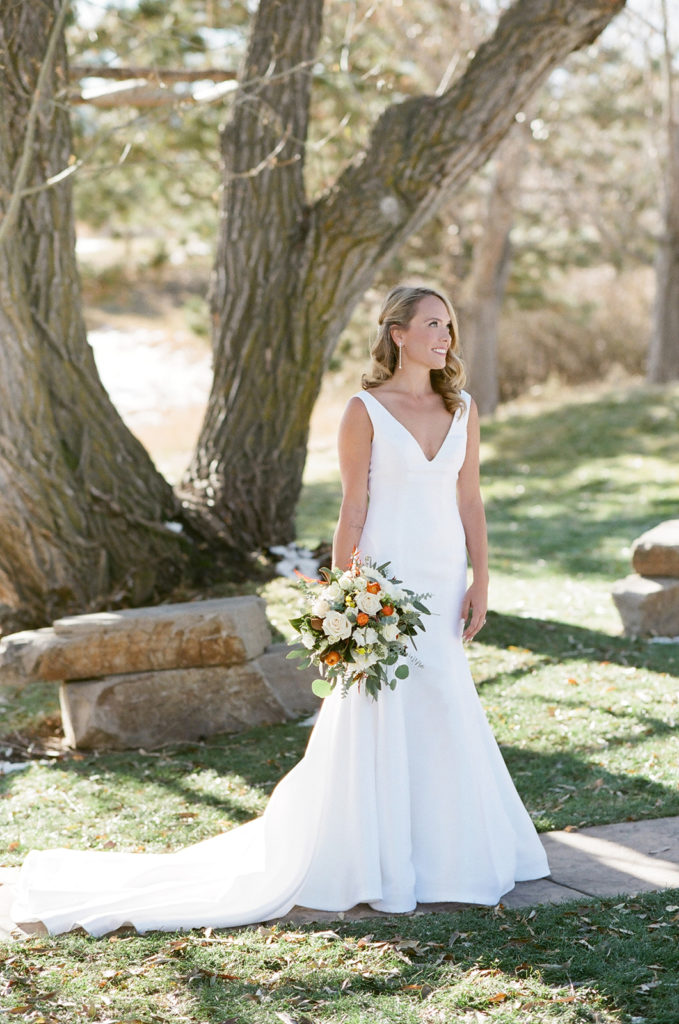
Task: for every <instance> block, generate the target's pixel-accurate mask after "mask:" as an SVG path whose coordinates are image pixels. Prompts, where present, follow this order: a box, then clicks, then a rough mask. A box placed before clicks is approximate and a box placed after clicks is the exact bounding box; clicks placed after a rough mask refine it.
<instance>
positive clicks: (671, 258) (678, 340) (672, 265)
mask: <svg viewBox="0 0 679 1024" xmlns="http://www.w3.org/2000/svg"><path fill="white" fill-rule="evenodd" d="M662 14H663V34H664V41H665V65H666V67H665V71H666V76H667V102H666V123H667V163H666V168H665V212H664V222H663V233H662V236H661V238H660V242H659V245H658V252H657V255H656V296H655V309H654V314H653V330H652V333H651V341H650V345H649V350H648V363H647V376H648V380H649V381H651V382H652V383H654V384H665V383H667V382H668V381H673V380H679V115H678V113H677V99H676V74H675V72H674V67H673V53H672V47H671V45H670V39H669V18H668V13H667V5H666V3H665V2H664V0H663V4H662Z"/></svg>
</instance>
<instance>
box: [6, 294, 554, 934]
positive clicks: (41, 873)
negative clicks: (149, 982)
mask: <svg viewBox="0 0 679 1024" xmlns="http://www.w3.org/2000/svg"><path fill="white" fill-rule="evenodd" d="M457 348H458V334H457V324H456V320H455V314H454V311H453V309H452V306H451V305H450V302H449V301H448V300H447V299H446V297H445V296H444V295H443V294H441V293H439V292H438V291H436V290H433V289H426V288H410V287H407V286H400V287H398V288H395V289H393V290H392V291H391V292H390V294H389V295H388V296H387V299H386V300H385V303H384V306H383V309H382V312H381V315H380V327H379V332H378V337H377V340H376V343H375V345H374V346H373V367H372V372H371V374H370V376H369V377H368V378H366V379H364V382H363V390H362V391H361V392H360V393H359V394H357V395H355V396H354V397H353V398H351V399H350V401H349V403H348V405H347V408H346V411H345V413H344V416H343V419H342V422H341V425H340V430H339V453H340V469H341V475H342V487H343V501H342V507H341V511H340V515H339V521H338V524H337V529H336V531H335V537H334V548H333V560H334V563H335V564H336V565H339V566H345V565H347V564H348V562H349V559H350V557H351V554H352V551H353V549H354V547H356V548H358V550H359V552H360V554H361V555H362V556H364V557H365V556H370V557H371V558H372V559H374V560H375V561H376V562H377V563H378V564H380V563H382V562H386V561H389V562H390V563H391V572H393V573H394V574H395V575H396V576H397V577H398V578H399V579H402V580H403V582H404V585H405V586H406V587H408V588H410V589H412V590H414V591H416V592H419V593H428V594H430V595H431V596H430V597H429V598H428V600H427V604H428V606H429V608H430V610H431V612H432V615H430V616H428V617H427V618H426V620H425V622H426V632H425V633H424V634H420V635H419V636H418V639H417V652H416V657H415V658H413V659H412V661H413V664H412V665H411V671H410V675H409V677H408V678H407V679H406V680H404V681H400V682H399V683H398V684H397V686H396V687H395V689H394V690H391V689H389V688H387V689H385V690H382V691H381V693H380V695H379V698H378V699H377V700H375V701H374V700H372V698H370V697H369V696H368V695H367V694H366V693H365V691H361V692H359V690H358V688H357V687H352V688H351V690H350V691H349V693H348V695H347V696H346V697H342V696H341V693H340V689H341V688H340V687H337V688H336V690H335V691H334V692H333V694H332V695H331V696H330V697H327V698H326V699H325V700H324V702H323V705H322V708H321V711H320V714H319V717H318V721H317V723H316V725H315V727H314V729H313V731H312V733H311V736H310V738H309V743H308V746H307V750H306V753H305V755H304V757H303V758H302V760H301V761H300V762H299V763H298V764H297V765H296V766H295V767H294V768H293V769H292V771H291V772H289V773H288V774H287V775H286V776H285V777H284V778H283V779H282V780H281V782H280V783H279V784H278V786H277V787H276V789H275V790H274V792H273V793H272V795H271V798H270V800H269V803H268V805H267V808H266V810H265V812H264V814H263V815H262V816H261V817H260V818H257V819H255V820H254V821H251V822H248V823H247V824H245V825H242V826H240V827H238V828H235V829H233V830H232V831H230V832H226V833H224V834H222V835H219V836H216V837H215V838H213V839H208V840H206V841H205V842H202V843H198V844H196V845H195V846H191V847H187V848H186V849H184V850H179V851H177V852H176V853H171V854H133V853H128V854H126V853H113V852H111V853H108V852H107V853H103V852H101V853H100V852H96V851H76V850H48V851H33V852H31V853H30V854H29V856H28V857H27V859H26V861H25V862H24V865H23V868H22V871H21V873H20V876H19V884H18V889H17V898H16V901H15V904H14V908H13V916H14V919H15V920H16V921H17V922H19V923H20V922H28V921H37V920H39V921H42V922H43V923H44V924H45V925H46V926H47V928H48V929H49V931H50V932H53V933H57V932H63V931H68V930H70V929H71V928H74V927H78V926H81V927H84V928H85V929H87V931H89V932H90V933H91V934H93V935H101V934H104V933H106V932H108V931H111V930H113V929H115V928H118V927H120V926H121V925H124V924H131V925H134V926H135V927H136V928H137V929H138V930H139V931H147V930H150V929H158V928H161V929H175V928H191V927H206V926H212V927H227V926H236V925H243V924H249V923H254V922H258V921H263V920H269V919H271V918H274V917H278V916H281V915H284V914H286V913H287V912H288V911H289V910H290V909H291V908H292V907H293V906H295V905H299V906H304V907H309V908H314V909H319V910H330V911H346V910H349V909H350V908H351V907H353V906H354V905H355V904H357V903H361V902H367V903H369V904H370V905H371V906H372V907H374V908H375V909H378V910H382V911H385V912H391V913H404V912H408V911H412V910H413V909H414V908H415V906H416V905H417V903H418V902H420V903H427V902H445V901H459V902H467V903H479V904H486V905H493V904H495V903H497V901H498V900H499V899H500V897H501V896H502V895H503V894H504V893H506V892H507V891H508V890H509V889H511V888H512V887H513V885H514V883H515V881H518V880H525V879H532V878H540V877H543V876H544V875H546V874H547V873H548V871H549V867H548V864H547V859H546V856H545V853H544V850H543V847H542V844H541V843H540V840H539V837H538V835H537V833H536V831H535V828H534V826H533V824H532V822H531V820H530V817H529V815H528V813H527V811H526V809H525V808H524V806H523V804H522V802H521V799H520V797H519V795H518V793H517V792H516V789H515V787H514V785H513V783H512V780H511V778H510V776H509V773H508V772H507V768H506V766H505V764H504V761H503V760H502V756H501V754H500V751H499V749H498V747H497V744H496V742H495V739H494V737H493V735H492V732H491V730H490V727H489V725H488V722H487V720H486V717H485V715H484V712H483V709H482V707H481V704H480V701H479V699H478V696H477V694H476V690H475V687H474V684H473V681H472V678H471V675H470V672H469V667H468V664H467V660H466V657H465V653H464V648H463V640H472V639H473V638H474V636H475V635H476V634H477V633H478V631H479V630H480V629H481V627H482V626H483V623H484V621H485V615H486V607H487V588H488V568H487V550H486V529H485V517H484V512H483V504H482V501H481V494H480V487H479V423H478V414H477V410H476V406H475V405H474V402H473V401H472V399H471V398H470V396H469V395H468V394H467V393H466V392H465V391H463V390H462V384H463V382H464V371H463V368H462V364H461V362H460V359H459V357H458V355H457ZM467 555H468V556H469V561H470V563H471V568H472V573H473V577H472V582H471V584H470V585H469V586H468V585H467Z"/></svg>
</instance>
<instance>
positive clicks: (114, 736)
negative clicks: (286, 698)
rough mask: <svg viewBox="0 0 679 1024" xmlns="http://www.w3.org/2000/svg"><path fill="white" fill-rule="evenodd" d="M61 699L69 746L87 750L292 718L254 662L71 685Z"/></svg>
mask: <svg viewBox="0 0 679 1024" xmlns="http://www.w3.org/2000/svg"><path fill="white" fill-rule="evenodd" d="M59 698H60V703H61V714H62V719H63V726H64V733H65V735H66V741H67V743H68V744H69V746H71V747H79V748H81V749H92V748H96V749H97V750H106V749H108V750H124V749H127V748H138V747H143V748H145V749H150V748H153V747H160V746H163V745H164V744H166V743H172V742H177V741H183V740H199V739H202V738H204V737H207V736H212V735H214V734H215V733H223V732H238V731H240V730H241V729H246V728H249V727H251V726H254V725H271V724H273V723H275V722H284V721H286V720H287V719H288V717H289V715H288V713H287V711H286V709H285V708H284V707H283V705H282V704H281V702H280V701H279V700H278V699H277V697H276V695H275V694H274V692H273V690H272V689H271V687H270V686H269V684H268V683H267V681H266V678H265V677H264V675H263V673H262V672H261V671H260V669H259V668H258V667H257V666H256V665H255V663H254V662H250V663H249V664H245V665H236V666H232V667H231V668H222V667H206V668H183V669H182V668H179V669H164V670H161V671H157V672H136V673H129V674H126V675H117V676H116V675H113V676H108V677H107V678H105V679H92V680H79V681H76V682H64V683H62V684H61V689H60V694H59Z"/></svg>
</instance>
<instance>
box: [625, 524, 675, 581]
mask: <svg viewBox="0 0 679 1024" xmlns="http://www.w3.org/2000/svg"><path fill="white" fill-rule="evenodd" d="M632 567H633V568H634V570H635V572H638V573H639V574H640V575H641V576H674V577H675V578H677V577H679V519H667V520H666V521H665V522H664V523H659V524H658V526H654V527H653V529H652V530H647V531H646V533H642V534H641V536H640V537H637V539H636V540H635V541H634V544H633V545H632Z"/></svg>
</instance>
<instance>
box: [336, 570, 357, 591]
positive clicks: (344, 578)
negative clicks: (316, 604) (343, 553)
mask: <svg viewBox="0 0 679 1024" xmlns="http://www.w3.org/2000/svg"><path fill="white" fill-rule="evenodd" d="M337 582H338V583H339V585H340V587H341V588H342V590H353V587H354V577H353V576H352V575H351V573H350V572H343V573H342V575H341V576H340V578H339V579H338V581H337Z"/></svg>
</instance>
